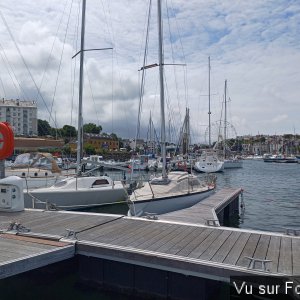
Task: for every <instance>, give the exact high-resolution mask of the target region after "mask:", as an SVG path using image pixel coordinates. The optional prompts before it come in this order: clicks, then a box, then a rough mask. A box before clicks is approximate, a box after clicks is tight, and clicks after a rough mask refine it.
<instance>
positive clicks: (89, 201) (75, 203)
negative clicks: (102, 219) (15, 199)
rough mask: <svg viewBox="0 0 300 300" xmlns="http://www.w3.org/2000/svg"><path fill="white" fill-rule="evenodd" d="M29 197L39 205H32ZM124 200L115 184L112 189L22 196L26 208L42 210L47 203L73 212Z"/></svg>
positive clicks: (121, 190) (123, 190) (125, 195)
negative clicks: (34, 199)
mask: <svg viewBox="0 0 300 300" xmlns="http://www.w3.org/2000/svg"><path fill="white" fill-rule="evenodd" d="M31 195H32V196H33V197H35V198H36V199H38V200H39V201H40V202H41V203H39V201H35V203H34V204H33V199H32V197H31ZM126 198H127V194H126V191H125V189H124V187H123V186H122V185H121V184H116V185H115V186H114V187H113V188H111V187H101V188H95V189H86V188H82V189H77V190H74V189H72V190H57V191H55V190H51V192H49V189H47V190H45V189H36V190H34V191H31V192H28V193H27V192H25V194H24V201H25V207H26V208H42V209H44V208H45V206H46V204H45V202H48V203H50V204H53V205H55V207H57V208H59V209H64V210H75V209H82V208H88V207H96V206H102V205H107V204H112V203H118V202H124V201H125V200H126ZM33 206H34V207H33Z"/></svg>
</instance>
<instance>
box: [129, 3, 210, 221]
mask: <svg viewBox="0 0 300 300" xmlns="http://www.w3.org/2000/svg"><path fill="white" fill-rule="evenodd" d="M157 7H158V8H157V12H158V37H159V39H158V44H159V49H158V50H159V51H158V52H159V56H158V59H159V65H158V67H159V85H160V119H161V156H162V175H161V176H159V177H153V178H152V179H151V180H150V181H149V182H144V183H143V184H141V186H140V187H139V188H138V189H136V190H135V191H134V192H133V193H132V195H131V196H130V198H129V200H128V205H129V211H128V215H129V216H138V217H140V216H143V215H147V214H163V213H167V212H170V211H175V210H179V209H183V208H186V207H190V206H192V205H194V204H196V203H198V202H199V201H201V200H202V199H204V198H206V197H208V196H209V195H211V194H212V193H213V192H214V190H215V182H213V181H212V182H209V183H208V182H204V181H203V182H200V180H199V179H198V177H197V176H195V175H190V174H188V173H187V172H179V171H174V172H169V173H168V174H167V170H166V165H167V163H166V134H165V111H164V105H165V103H164V75H163V73H164V72H163V68H164V62H163V48H162V41H163V38H162V17H161V1H160V0H158V1H157ZM146 68H147V66H143V68H142V70H143V71H144V70H145V69H146Z"/></svg>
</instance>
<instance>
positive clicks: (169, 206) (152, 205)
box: [128, 188, 214, 217]
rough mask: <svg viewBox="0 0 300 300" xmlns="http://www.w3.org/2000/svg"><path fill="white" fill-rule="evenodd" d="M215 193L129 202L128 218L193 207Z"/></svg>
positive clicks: (210, 191)
mask: <svg viewBox="0 0 300 300" xmlns="http://www.w3.org/2000/svg"><path fill="white" fill-rule="evenodd" d="M213 193H214V188H210V189H207V190H206V191H201V192H198V193H190V194H184V195H177V196H170V197H163V198H155V199H150V200H141V201H129V211H128V216H137V217H140V216H143V215H147V214H158V215H159V214H165V213H168V212H171V211H175V210H180V209H184V208H187V207H191V206H193V205H195V204H197V203H198V202H200V201H201V200H203V199H205V198H207V197H208V196H210V195H211V194H213Z"/></svg>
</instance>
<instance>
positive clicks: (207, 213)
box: [157, 188, 243, 226]
mask: <svg viewBox="0 0 300 300" xmlns="http://www.w3.org/2000/svg"><path fill="white" fill-rule="evenodd" d="M242 192H243V190H242V189H241V188H239V189H229V188H227V189H222V190H220V191H218V192H217V193H215V194H213V195H211V196H210V197H208V198H206V199H204V200H202V201H200V202H199V203H197V204H195V205H194V206H192V207H189V208H186V209H182V210H180V211H174V212H170V213H167V214H163V215H159V216H157V217H158V218H159V219H160V220H165V221H172V222H181V223H191V224H203V225H204V224H205V225H213V226H220V223H223V220H224V215H225V214H226V213H227V214H228V215H231V214H234V213H236V212H238V211H239V203H238V198H239V195H240V194H241V193H242ZM225 210H228V212H227V211H225Z"/></svg>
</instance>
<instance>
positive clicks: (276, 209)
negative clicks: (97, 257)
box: [0, 160, 300, 300]
mask: <svg viewBox="0 0 300 300" xmlns="http://www.w3.org/2000/svg"><path fill="white" fill-rule="evenodd" d="M107 173H108V174H109V171H108V172H107ZM119 175H120V176H121V175H122V176H123V175H124V174H121V173H120V174H119ZM126 176H127V177H128V176H130V174H129V173H128V174H126ZM145 176H146V174H145ZM198 176H199V177H200V178H204V177H205V176H206V175H205V174H198ZM216 176H217V189H220V188H223V187H233V188H238V187H242V188H243V189H244V193H243V200H244V203H245V209H244V211H243V213H242V214H241V215H240V217H239V218H238V219H237V220H234V222H233V224H234V226H237V227H240V228H245V229H246V228H247V229H256V230H264V231H274V232H284V231H285V229H286V228H294V229H300V164H286V163H265V162H263V161H260V160H245V161H244V162H243V168H239V169H226V170H225V171H224V172H222V173H218V174H217V175H216ZM127 210H128V207H127V205H126V204H122V205H117V206H113V205H111V206H109V207H103V208H99V209H97V210H96V211H97V212H106V213H118V214H126V213H127ZM50 269H51V267H50ZM77 279H78V278H77V274H76V272H74V271H73V270H72V269H70V270H68V269H67V268H65V269H64V272H62V273H61V272H59V273H57V272H54V273H53V270H52V271H49V272H47V269H46V270H45V268H44V270H43V272H40V271H39V270H35V271H31V272H27V273H25V274H21V275H18V276H14V277H11V278H7V279H4V280H1V281H0V290H1V300H2V299H3V300H6V299H22V300H24V299H44V300H46V299H99V300H110V299H134V298H132V297H130V298H126V297H125V296H124V295H119V294H115V293H107V292H103V291H99V290H95V289H92V288H87V287H84V286H82V285H81V284H79V283H78V281H77ZM220 299H222V297H220Z"/></svg>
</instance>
